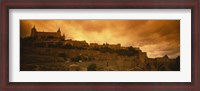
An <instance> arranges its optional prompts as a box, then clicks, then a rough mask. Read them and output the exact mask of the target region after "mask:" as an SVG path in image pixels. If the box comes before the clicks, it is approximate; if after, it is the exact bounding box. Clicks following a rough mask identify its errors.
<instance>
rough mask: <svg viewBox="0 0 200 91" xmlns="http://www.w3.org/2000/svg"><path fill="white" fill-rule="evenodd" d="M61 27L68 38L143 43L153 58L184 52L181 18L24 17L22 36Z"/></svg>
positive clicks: (127, 44) (52, 30)
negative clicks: (182, 48)
mask: <svg viewBox="0 0 200 91" xmlns="http://www.w3.org/2000/svg"><path fill="white" fill-rule="evenodd" d="M33 26H35V27H36V29H37V31H40V32H56V31H57V30H58V28H60V30H61V33H62V34H65V39H73V40H85V41H87V42H88V43H98V44H103V43H108V44H118V43H120V44H121V45H122V46H125V47H129V46H133V47H139V48H140V49H141V50H142V51H143V52H147V56H148V57H149V58H155V57H163V56H164V55H168V56H169V57H170V58H176V57H177V56H179V55H180V20H20V36H21V37H28V36H30V33H31V28H32V27H33Z"/></svg>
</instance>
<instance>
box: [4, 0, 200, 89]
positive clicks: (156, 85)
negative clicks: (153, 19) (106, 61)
mask: <svg viewBox="0 0 200 91" xmlns="http://www.w3.org/2000/svg"><path fill="white" fill-rule="evenodd" d="M9 9H191V11H192V17H191V18H192V19H191V20H192V24H191V25H192V29H191V30H192V31H191V32H192V35H191V36H192V38H191V39H192V44H191V45H192V49H191V50H192V54H191V55H192V59H191V61H192V66H191V67H192V71H191V72H192V74H191V77H192V79H191V81H192V82H148V83H145V82H65V83H59V82H51V83H47V82H43V83H39V82H36V83H31V82H30V83H29V82H9ZM199 13H200V12H199V0H183V1H179V0H164V1H154V0H150V1H148V0H141V1H140V0H138V1H136V0H135V1H128V0H125V1H122V0H116V1H115V0H111V1H106V0H103V1H92V0H89V1H79V0H77V1H72V0H67V1H62V0H61V1H56V0H51V1H39V0H34V1H25V0H24V1H22V0H19V1H16V0H8V1H7V0H6V1H2V2H1V38H0V39H1V58H0V60H1V67H0V71H1V78H0V84H1V90H3V91H16V90H19V91H23V90H24V91H25V90H42V91H46V90H55V91H57V90H136V91H138V90H139V91H165V90H166V91H171V90H172V91H182V90H184V91H200V87H199V84H200V78H199V72H200V71H199V70H200V69H199V68H200V66H199V64H200V63H199V57H200V56H199V26H198V25H199V22H200V21H199ZM188 61H190V60H188Z"/></svg>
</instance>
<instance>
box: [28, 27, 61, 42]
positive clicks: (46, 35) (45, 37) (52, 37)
mask: <svg viewBox="0 0 200 91" xmlns="http://www.w3.org/2000/svg"><path fill="white" fill-rule="evenodd" d="M31 38H35V39H36V40H39V41H61V40H65V35H64V34H63V36H62V35H61V31H60V28H59V29H58V31H57V32H38V31H37V30H36V28H35V26H34V27H33V28H32V29H31Z"/></svg>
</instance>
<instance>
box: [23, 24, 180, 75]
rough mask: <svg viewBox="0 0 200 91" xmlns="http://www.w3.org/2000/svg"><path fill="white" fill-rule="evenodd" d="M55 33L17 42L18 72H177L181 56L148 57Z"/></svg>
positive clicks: (34, 33) (137, 51)
mask: <svg viewBox="0 0 200 91" xmlns="http://www.w3.org/2000/svg"><path fill="white" fill-rule="evenodd" d="M65 37H66V36H65V35H64V34H63V35H62V34H61V29H60V28H59V29H58V30H57V32H38V31H37V29H36V27H35V26H34V27H33V28H32V29H31V34H30V36H29V37H25V38H21V39H20V70H21V71H179V70H180V57H177V58H176V59H170V58H169V57H168V56H167V55H165V56H163V57H160V58H148V57H147V53H146V52H143V51H142V50H141V49H140V48H137V47H132V46H129V47H124V46H121V44H109V43H103V44H98V43H87V42H86V41H85V40H83V41H78V40H72V39H67V40H66V38H65Z"/></svg>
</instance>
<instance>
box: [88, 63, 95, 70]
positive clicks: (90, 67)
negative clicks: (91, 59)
mask: <svg viewBox="0 0 200 91" xmlns="http://www.w3.org/2000/svg"><path fill="white" fill-rule="evenodd" d="M96 69H97V66H96V64H95V63H92V64H90V65H88V67H87V70H88V71H96Z"/></svg>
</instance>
